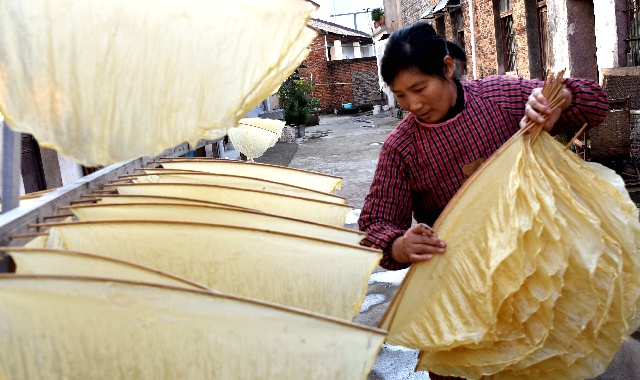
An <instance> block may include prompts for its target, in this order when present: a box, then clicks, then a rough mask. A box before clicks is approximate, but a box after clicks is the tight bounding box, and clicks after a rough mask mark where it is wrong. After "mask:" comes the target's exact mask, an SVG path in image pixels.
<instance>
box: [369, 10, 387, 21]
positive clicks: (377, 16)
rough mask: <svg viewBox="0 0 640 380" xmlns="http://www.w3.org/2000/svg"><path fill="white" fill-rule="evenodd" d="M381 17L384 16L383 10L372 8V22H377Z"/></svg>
mask: <svg viewBox="0 0 640 380" xmlns="http://www.w3.org/2000/svg"><path fill="white" fill-rule="evenodd" d="M382 16H384V10H382V8H374V9H373V10H372V11H371V20H372V21H379V20H380V18H381V17H382Z"/></svg>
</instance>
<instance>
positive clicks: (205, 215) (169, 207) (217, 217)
mask: <svg viewBox="0 0 640 380" xmlns="http://www.w3.org/2000/svg"><path fill="white" fill-rule="evenodd" d="M69 209H70V210H71V212H73V214H74V215H75V216H76V217H77V218H78V220H79V221H82V222H91V221H98V220H171V221H187V222H199V223H214V224H226V225H228V226H235V227H247V228H260V229H265V230H271V231H276V232H284V233H291V234H295V235H302V236H307V237H315V238H320V239H325V240H331V241H335V242H339V243H345V244H354V245H358V244H359V243H360V241H361V240H362V238H363V237H364V234H363V233H361V232H358V231H354V230H349V229H346V228H339V227H332V226H327V225H325V224H318V223H311V222H306V221H303V220H299V219H292V218H285V217H281V216H278V215H273V214H267V213H263V212H256V211H251V210H243V209H236V208H230V207H224V206H196V205H185V204H179V203H173V204H167V203H163V204H160V203H157V204H148V203H137V204H136V203H129V204H98V205H85V206H80V205H78V206H70V207H69Z"/></svg>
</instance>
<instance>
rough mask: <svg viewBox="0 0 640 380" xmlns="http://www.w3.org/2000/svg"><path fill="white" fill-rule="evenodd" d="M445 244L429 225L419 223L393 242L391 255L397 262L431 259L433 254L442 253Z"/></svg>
mask: <svg viewBox="0 0 640 380" xmlns="http://www.w3.org/2000/svg"><path fill="white" fill-rule="evenodd" d="M446 246H447V244H446V243H445V242H444V241H442V240H440V239H438V237H437V236H436V233H435V231H434V230H433V229H432V228H431V227H429V226H427V225H426V224H424V223H420V224H417V225H415V226H413V227H411V228H410V229H409V230H407V232H405V233H404V235H403V236H400V237H399V238H397V239H396V240H395V241H394V242H393V245H392V246H391V256H392V257H393V259H394V260H395V261H397V262H399V263H418V262H421V261H427V260H429V259H431V258H432V257H433V255H434V254H443V253H444V251H445V247H446Z"/></svg>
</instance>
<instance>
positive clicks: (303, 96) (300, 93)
mask: <svg viewBox="0 0 640 380" xmlns="http://www.w3.org/2000/svg"><path fill="white" fill-rule="evenodd" d="M313 87H314V85H313V83H312V82H310V81H308V80H306V79H304V78H300V76H299V75H298V70H296V71H295V72H294V73H293V74H292V75H291V76H290V77H289V78H287V80H285V81H284V83H283V84H282V86H280V89H279V90H278V97H280V100H281V101H282V103H283V108H284V119H285V122H286V123H287V124H290V125H303V124H305V123H306V121H307V117H308V116H309V113H310V112H311V110H312V109H314V108H316V107H318V106H319V105H320V100H319V99H317V98H314V97H313V96H312V94H313Z"/></svg>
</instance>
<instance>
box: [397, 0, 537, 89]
mask: <svg viewBox="0 0 640 380" xmlns="http://www.w3.org/2000/svg"><path fill="white" fill-rule="evenodd" d="M493 1H494V0H475V1H473V2H472V4H473V13H474V26H475V27H474V32H475V42H476V67H477V75H478V78H484V77H487V76H489V75H496V74H498V53H497V49H496V46H497V45H496V44H497V42H496V25H495V23H494V9H493ZM438 2H439V0H402V1H401V7H402V16H403V24H404V25H405V26H406V25H411V24H413V23H415V22H418V21H420V16H421V15H422V13H423V12H424V11H425V9H426V8H427V6H432V5H435V4H437V3H438ZM461 4H462V6H461V11H462V14H463V18H464V37H465V49H466V53H467V58H468V62H467V70H468V74H469V78H472V77H473V63H472V56H471V28H470V26H469V25H470V24H469V8H468V7H469V2H468V1H461ZM512 14H513V23H514V28H515V39H516V64H517V72H518V75H519V76H522V77H525V78H528V77H529V76H530V72H529V46H528V41H527V22H526V12H525V3H524V0H513V13H512ZM442 20H443V22H444V26H445V35H446V37H447V39H449V40H452V39H453V35H452V30H453V29H452V24H451V17H450V14H449V13H445V14H444V16H443V18H442ZM431 22H432V24H433V25H434V28H435V27H436V23H437V22H439V21H436V20H431ZM498 27H499V25H498Z"/></svg>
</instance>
